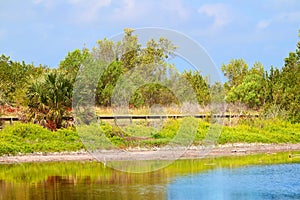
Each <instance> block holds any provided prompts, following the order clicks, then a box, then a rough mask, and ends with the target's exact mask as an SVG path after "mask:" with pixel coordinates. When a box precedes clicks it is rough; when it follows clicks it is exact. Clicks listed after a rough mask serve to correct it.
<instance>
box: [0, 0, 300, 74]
mask: <svg viewBox="0 0 300 200" xmlns="http://www.w3.org/2000/svg"><path fill="white" fill-rule="evenodd" d="M0 20H1V23H0V47H1V48H0V50H1V51H0V54H5V55H8V56H11V58H12V59H13V60H19V61H21V60H24V61H25V62H27V63H32V62H33V63H34V64H44V65H47V66H50V67H56V66H57V65H58V64H59V62H60V61H61V60H62V59H64V57H65V56H66V55H67V53H68V52H69V51H72V50H74V49H77V48H80V49H81V48H83V47H84V46H86V47H88V48H90V47H92V46H94V45H95V44H96V41H97V40H99V39H102V38H103V37H108V38H109V37H111V36H113V35H115V34H118V33H121V32H122V30H123V29H124V28H126V27H131V28H142V27H162V28H167V29H172V30H176V31H179V32H181V33H183V34H185V35H187V36H189V37H191V38H192V39H194V40H195V41H197V42H198V43H199V44H200V45H202V46H203V47H204V48H205V49H206V51H207V52H208V54H209V55H210V56H211V58H212V59H213V61H214V62H215V64H216V65H217V66H221V64H222V63H228V62H229V61H230V59H233V58H243V59H245V60H246V62H247V63H248V64H249V65H250V66H251V65H252V64H253V63H254V62H255V61H260V62H262V63H263V64H264V66H265V67H266V68H269V67H270V66H271V65H274V66H277V67H281V66H282V65H283V59H284V58H285V57H286V56H288V53H289V52H290V51H294V50H295V48H296V43H297V41H298V40H299V38H298V29H300V1H299V0H252V1H240V0H228V1H215V0H198V1H196V0H195V1H192V0H190V1H189V0H66V1H62V0H10V1H5V0H0Z"/></svg>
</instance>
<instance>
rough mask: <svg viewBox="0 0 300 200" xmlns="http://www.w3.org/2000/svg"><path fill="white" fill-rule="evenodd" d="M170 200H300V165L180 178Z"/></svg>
mask: <svg viewBox="0 0 300 200" xmlns="http://www.w3.org/2000/svg"><path fill="white" fill-rule="evenodd" d="M167 191H168V192H167V193H168V198H169V199H214V200H215V199H300V164H281V165H268V166H265V165H263V166H252V167H243V168H239V169H232V170H230V169H217V170H213V171H210V172H208V173H203V174H198V175H189V176H187V177H180V178H177V179H176V180H174V181H172V183H170V184H169V185H168V189H167Z"/></svg>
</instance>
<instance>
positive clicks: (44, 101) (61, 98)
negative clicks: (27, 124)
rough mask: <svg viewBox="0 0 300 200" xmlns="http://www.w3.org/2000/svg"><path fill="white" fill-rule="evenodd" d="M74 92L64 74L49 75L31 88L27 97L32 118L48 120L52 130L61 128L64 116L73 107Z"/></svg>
mask: <svg viewBox="0 0 300 200" xmlns="http://www.w3.org/2000/svg"><path fill="white" fill-rule="evenodd" d="M72 90H73V86H72V83H71V81H70V80H69V79H67V78H65V77H64V76H63V74H61V73H59V72H58V71H53V72H51V73H49V74H47V75H46V76H45V78H44V79H43V80H40V81H37V82H35V83H33V84H32V85H31V86H30V87H29V90H28V93H27V96H28V98H29V109H30V112H31V114H32V115H31V116H32V117H34V118H37V117H38V118H39V120H41V119H46V121H47V126H48V128H50V129H51V130H55V129H57V128H61V126H62V120H63V116H65V115H66V114H68V112H69V110H70V108H71V106H72Z"/></svg>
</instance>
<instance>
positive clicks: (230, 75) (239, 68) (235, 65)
mask: <svg viewBox="0 0 300 200" xmlns="http://www.w3.org/2000/svg"><path fill="white" fill-rule="evenodd" d="M221 70H222V71H223V73H224V76H225V77H226V78H227V79H228V80H227V82H226V83H225V89H226V91H227V92H229V91H230V90H231V89H232V88H234V87H237V86H238V85H239V84H241V83H242V81H243V79H244V77H245V76H246V74H247V73H248V65H247V63H246V62H245V61H244V60H243V59H233V60H230V62H229V64H227V65H225V64H223V65H222V67H221Z"/></svg>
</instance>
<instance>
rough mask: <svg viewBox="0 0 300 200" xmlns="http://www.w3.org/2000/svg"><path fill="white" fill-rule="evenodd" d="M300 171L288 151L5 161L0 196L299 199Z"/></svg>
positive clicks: (0, 174)
mask: <svg viewBox="0 0 300 200" xmlns="http://www.w3.org/2000/svg"><path fill="white" fill-rule="evenodd" d="M143 162H144V163H143V165H141V164H140V163H135V164H136V166H142V167H145V166H147V165H145V161H143ZM155 162H157V161H155ZM161 162H163V161H161ZM148 164H149V165H148V167H149V166H151V164H152V163H151V162H149V163H148ZM299 172H300V159H299V158H297V157H292V158H290V157H289V154H288V153H278V154H271V155H268V154H261V155H251V156H243V157H223V158H206V159H194V160H177V161H175V162H174V163H173V164H171V165H169V166H168V167H166V168H163V169H160V170H157V171H153V172H148V173H128V172H121V171H117V170H114V169H111V168H109V167H107V166H105V165H103V164H102V163H98V162H56V163H54V162H52V163H51V162H50V163H24V164H2V165H0V199H1V200H2V199H3V200H6V199H8V200H9V199H22V200H23V199H30V200H32V199H33V200H34V199H58V200H59V199H87V200H88V199H131V200H134V199H299V198H300V182H299V181H298V180H300V173H299Z"/></svg>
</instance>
